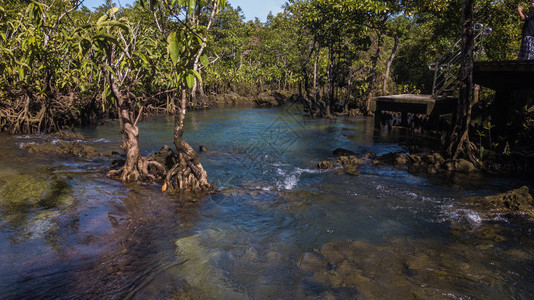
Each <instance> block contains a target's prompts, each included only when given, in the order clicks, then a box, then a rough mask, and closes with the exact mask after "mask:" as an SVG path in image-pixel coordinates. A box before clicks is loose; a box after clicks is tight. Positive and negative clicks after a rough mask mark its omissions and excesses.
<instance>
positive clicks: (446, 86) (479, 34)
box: [428, 23, 493, 97]
mask: <svg viewBox="0 0 534 300" xmlns="http://www.w3.org/2000/svg"><path fill="white" fill-rule="evenodd" d="M473 29H474V31H475V37H474V54H473V56H474V59H477V60H480V59H481V57H482V53H483V52H484V46H483V45H484V44H483V43H484V37H485V36H487V35H489V34H491V32H492V31H493V30H492V29H491V28H490V27H484V25H482V24H481V23H475V24H473ZM460 42H461V37H460V39H458V41H457V42H456V43H455V44H454V45H453V46H452V47H450V48H449V49H448V50H447V51H446V52H445V53H444V54H443V55H441V56H440V57H439V58H438V59H437V60H436V61H435V62H433V63H431V64H430V65H429V66H428V69H429V70H430V71H433V72H434V82H433V84H432V97H438V96H441V95H443V94H444V93H445V92H448V91H452V89H450V88H452V87H453V86H454V85H456V83H457V82H458V71H459V68H460V63H461V61H460V60H461V49H460Z"/></svg>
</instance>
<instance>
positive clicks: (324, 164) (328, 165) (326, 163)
mask: <svg viewBox="0 0 534 300" xmlns="http://www.w3.org/2000/svg"><path fill="white" fill-rule="evenodd" d="M333 167H334V166H333V165H332V163H331V162H329V161H327V160H323V161H320V162H318V163H317V168H319V169H321V170H328V169H332V168H333Z"/></svg>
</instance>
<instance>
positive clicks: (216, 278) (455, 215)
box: [0, 108, 534, 299]
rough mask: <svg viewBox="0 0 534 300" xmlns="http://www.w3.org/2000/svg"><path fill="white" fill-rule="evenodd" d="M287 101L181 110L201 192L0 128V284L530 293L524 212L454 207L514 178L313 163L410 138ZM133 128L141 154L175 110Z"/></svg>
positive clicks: (166, 135)
mask: <svg viewBox="0 0 534 300" xmlns="http://www.w3.org/2000/svg"><path fill="white" fill-rule="evenodd" d="M294 110H295V108H281V109H261V110H260V109H235V110H232V109H213V110H209V111H204V112H191V113H189V114H188V117H189V119H188V122H187V124H186V128H187V131H186V139H187V140H188V141H190V143H191V144H192V145H193V146H194V147H198V146H200V145H204V146H206V147H207V148H208V149H210V151H207V152H203V153H201V154H200V156H201V160H202V163H203V164H204V166H205V168H206V169H207V171H208V174H209V176H210V180H211V181H212V182H213V183H215V184H216V185H217V186H218V187H219V192H218V193H215V194H211V195H204V196H198V195H197V196H194V197H195V199H191V198H188V196H185V195H164V194H162V193H161V192H160V191H159V187H158V186H136V185H127V184H121V183H118V182H115V181H112V180H109V179H106V178H105V176H104V174H105V172H104V170H103V169H102V167H103V166H106V165H107V164H109V160H108V159H106V158H100V159H96V160H94V161H88V160H83V159H79V158H61V157H50V156H48V157H47V156H43V155H35V156H27V155H26V153H25V152H24V151H22V150H21V149H20V146H21V144H24V143H39V142H42V141H44V140H47V139H50V138H49V137H47V136H39V135H36V136H0V141H1V143H0V249H1V250H2V255H1V256H0V265H1V266H2V268H1V269H0V297H2V298H7V299H19V298H36V297H37V298H38V297H45V298H118V299H123V298H136V299H160V298H183V299H191V298H193V299H209V298H221V297H227V298H232V299H234V298H235V299H241V298H243V299H248V298H303V297H311V298H384V297H392V298H408V297H409V298H505V297H506V298H531V297H533V296H534V287H532V286H531V284H530V282H532V280H533V279H534V278H533V277H534V272H533V271H534V270H533V268H534V260H533V258H534V251H533V250H532V249H534V247H533V246H534V245H533V242H532V241H533V239H532V234H533V233H532V231H531V224H529V223H526V222H525V221H524V220H521V219H513V220H509V219H507V218H505V217H503V218H501V219H493V220H484V219H482V218H481V217H480V216H479V215H478V214H477V213H476V212H475V211H472V210H469V209H465V208H461V207H458V206H456V201H457V200H458V199H461V198H463V197H466V196H471V195H481V194H489V193H494V192H500V191H503V190H507V189H510V188H513V187H516V186H518V185H519V184H520V182H514V181H511V180H499V179H492V178H482V177H481V178H478V179H477V180H474V179H473V178H470V177H467V178H465V177H464V178H461V177H457V178H441V177H438V176H434V177H430V178H427V177H419V176H414V175H412V174H409V173H407V172H406V170H402V169H396V168H393V167H390V166H374V165H372V164H368V165H365V166H363V168H362V170H361V175H360V176H351V175H341V174H337V173H335V172H324V171H319V170H317V169H316V168H315V165H316V163H317V161H320V160H325V159H328V158H329V157H331V153H332V150H334V149H335V148H338V147H342V148H346V149H350V150H352V151H354V152H356V153H358V154H361V155H363V154H364V153H367V152H374V153H378V154H382V153H386V152H390V151H405V150H406V148H405V147H406V146H407V145H408V144H407V143H408V142H407V137H406V135H405V134H404V133H403V132H401V131H400V130H397V129H394V130H393V131H391V132H379V133H376V132H374V129H373V122H372V120H369V119H361V118H356V119H350V120H333V121H332V120H330V121H327V120H312V119H306V118H304V117H302V116H301V115H299V114H298V111H296V112H295V111H294ZM140 127H141V128H140V129H141V146H142V152H143V154H148V153H150V152H154V151H157V150H159V148H160V147H161V146H162V145H163V144H169V145H170V144H171V141H170V138H171V136H172V119H171V118H151V119H149V120H146V121H145V122H143V123H141V126H140ZM83 133H84V134H85V135H86V136H87V137H88V141H89V143H91V144H93V145H94V146H95V147H97V148H98V150H99V151H101V152H108V151H112V150H117V149H118V146H119V144H120V139H119V135H118V129H117V126H116V124H114V123H109V124H106V125H103V126H99V127H96V128H86V129H84V130H83Z"/></svg>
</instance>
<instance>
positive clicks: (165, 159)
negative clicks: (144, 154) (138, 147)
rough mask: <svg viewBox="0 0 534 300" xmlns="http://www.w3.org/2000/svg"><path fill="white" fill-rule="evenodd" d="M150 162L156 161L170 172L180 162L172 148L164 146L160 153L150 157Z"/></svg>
mask: <svg viewBox="0 0 534 300" xmlns="http://www.w3.org/2000/svg"><path fill="white" fill-rule="evenodd" d="M148 159H149V160H154V161H157V162H158V163H160V164H161V165H162V166H165V168H166V169H167V170H170V169H171V168H172V167H173V166H174V165H175V164H176V163H177V162H178V159H179V158H178V154H176V153H174V151H173V150H172V149H171V147H169V146H167V145H163V147H161V149H160V150H159V152H156V153H153V154H152V155H150V156H149V157H148Z"/></svg>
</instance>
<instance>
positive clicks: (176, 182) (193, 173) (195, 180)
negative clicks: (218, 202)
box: [162, 88, 214, 191]
mask: <svg viewBox="0 0 534 300" xmlns="http://www.w3.org/2000/svg"><path fill="white" fill-rule="evenodd" d="M186 104H187V91H186V89H185V88H182V95H181V99H180V105H179V108H180V109H179V110H178V113H177V114H176V117H175V120H174V136H173V140H172V141H173V143H174V146H175V147H176V150H177V151H178V157H179V160H178V163H177V164H176V165H174V166H173V167H172V168H171V169H170V170H169V172H168V173H167V177H166V179H165V183H164V185H163V188H162V189H163V190H165V189H167V188H169V189H172V190H188V191H201V190H212V189H213V188H214V187H213V186H212V185H211V184H210V183H209V182H208V174H207V173H206V171H205V170H204V167H202V164H201V163H200V160H199V159H198V154H197V152H196V151H195V150H194V149H193V148H192V147H191V146H190V145H189V144H188V143H187V142H186V141H185V140H184V139H183V137H182V136H183V133H184V121H185V113H186Z"/></svg>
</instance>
